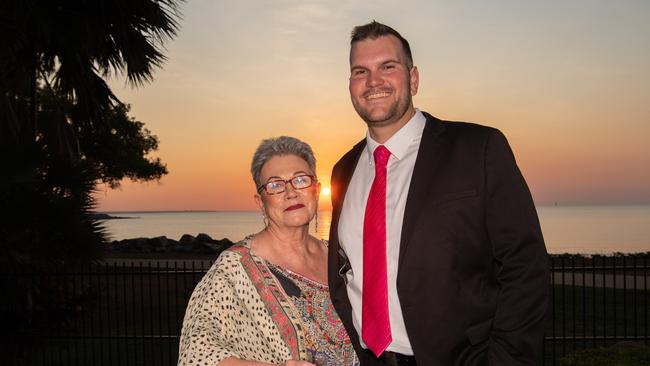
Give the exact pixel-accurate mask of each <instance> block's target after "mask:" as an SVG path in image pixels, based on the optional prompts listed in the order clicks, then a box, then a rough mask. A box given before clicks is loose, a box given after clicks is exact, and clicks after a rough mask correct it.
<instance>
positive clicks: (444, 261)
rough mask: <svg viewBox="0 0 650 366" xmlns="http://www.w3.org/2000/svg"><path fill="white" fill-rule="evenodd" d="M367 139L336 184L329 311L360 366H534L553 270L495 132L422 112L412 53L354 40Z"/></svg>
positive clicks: (369, 37)
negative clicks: (334, 314)
mask: <svg viewBox="0 0 650 366" xmlns="http://www.w3.org/2000/svg"><path fill="white" fill-rule="evenodd" d="M350 72H351V74H350V85H349V88H350V97H351V99H352V104H353V105H354V108H355V109H356V111H357V113H358V114H359V116H360V117H361V118H362V119H363V120H364V121H365V122H366V124H367V125H368V132H367V134H366V138H365V139H364V140H362V141H361V142H359V143H358V144H357V145H356V146H354V147H353V148H352V150H350V151H349V152H348V153H347V154H345V156H343V158H341V160H340V161H339V162H338V163H337V164H336V166H335V167H334V170H333V173H332V188H333V189H332V204H333V217H332V226H331V231H330V246H329V248H330V249H329V250H330V252H329V284H330V291H331V295H332V299H333V301H334V305H335V307H336V310H337V311H338V312H339V314H340V316H341V318H342V320H343V322H344V324H345V327H346V329H347V330H348V332H349V333H350V335H351V338H352V339H353V341H354V342H355V346H356V348H357V352H358V353H359V355H360V358H361V361H362V364H363V365H414V364H416V363H417V364H418V365H427V366H428V365H499V366H508V365H533V364H536V363H537V362H538V360H539V359H540V358H541V348H542V341H543V321H544V316H545V313H546V309H547V300H548V299H547V297H548V294H547V291H548V288H547V286H548V266H547V254H546V249H545V247H544V241H543V238H542V233H541V230H540V226H539V221H538V219H537V213H536V211H535V207H534V205H533V201H532V198H531V195H530V192H529V190H528V188H527V186H526V183H525V181H524V179H523V177H522V175H521V173H520V172H519V169H518V168H517V165H516V163H515V159H514V156H513V155H512V152H511V150H510V147H509V146H508V143H507V141H506V139H505V137H504V136H503V135H502V134H501V133H500V132H499V131H498V130H496V129H493V128H489V127H485V126H480V125H476V124H470V123H462V122H448V121H441V120H438V119H436V118H435V117H433V116H431V115H429V114H427V113H424V112H421V111H419V110H417V109H415V108H414V106H413V101H412V96H413V95H415V94H416V93H417V91H418V83H419V75H418V69H417V68H416V67H415V66H413V61H412V56H411V51H410V47H409V44H408V42H407V41H406V40H405V39H404V38H403V37H402V36H401V35H400V34H399V33H397V32H396V31H395V30H394V29H392V28H390V27H388V26H385V25H383V24H380V23H377V22H374V21H373V22H372V23H369V24H367V25H363V26H359V27H356V28H355V29H354V30H353V32H352V41H351V49H350Z"/></svg>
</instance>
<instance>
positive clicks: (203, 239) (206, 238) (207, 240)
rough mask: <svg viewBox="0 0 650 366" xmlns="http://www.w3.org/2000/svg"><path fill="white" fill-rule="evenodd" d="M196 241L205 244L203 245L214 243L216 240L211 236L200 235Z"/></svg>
mask: <svg viewBox="0 0 650 366" xmlns="http://www.w3.org/2000/svg"><path fill="white" fill-rule="evenodd" d="M196 240H197V241H200V242H203V243H214V242H216V240H214V239H212V238H211V237H210V235H208V234H206V233H200V234H199V235H197V236H196Z"/></svg>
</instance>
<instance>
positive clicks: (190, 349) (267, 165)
mask: <svg viewBox="0 0 650 366" xmlns="http://www.w3.org/2000/svg"><path fill="white" fill-rule="evenodd" d="M251 173H252V175H253V180H254V181H255V186H256V187H257V194H256V195H255V196H254V197H255V202H257V204H258V206H259V207H260V209H261V211H262V217H263V220H264V222H265V228H264V230H262V231H260V232H259V233H257V234H254V235H252V236H249V237H247V238H246V239H244V240H243V241H241V242H239V243H237V244H235V245H233V246H232V247H231V248H230V249H228V250H226V251H224V252H223V253H222V254H221V255H220V256H219V258H218V259H217V261H216V262H215V263H214V265H213V266H212V268H210V270H209V271H208V272H207V273H206V275H205V276H204V277H203V279H202V280H201V282H200V283H199V284H198V285H197V287H196V288H195V289H194V293H193V294H192V297H191V299H190V302H189V304H188V307H187V312H186V314H185V320H184V322H183V331H182V334H181V341H180V352H179V353H180V355H179V362H178V364H179V365H192V366H194V365H211V366H212V365H223V366H228V365H263V364H273V365H278V364H279V365H286V366H294V365H314V364H315V365H319V366H320V365H358V361H357V358H356V355H355V353H354V349H353V348H352V344H351V343H350V340H349V338H348V335H347V333H346V332H345V329H344V328H343V325H342V323H341V321H340V320H339V318H338V315H337V314H336V312H335V311H334V307H333V306H332V303H331V300H330V298H329V292H328V288H327V243H326V242H325V241H323V240H319V239H316V238H315V237H313V236H311V235H309V222H310V221H311V220H312V219H313V218H314V216H315V215H316V210H317V207H318V195H319V193H320V183H318V180H317V179H316V160H315V158H314V154H313V152H312V150H311V148H310V147H309V145H307V144H306V143H304V142H302V141H300V140H297V139H295V138H292V137H286V136H283V137H279V138H275V139H268V140H264V141H262V144H261V145H260V146H259V147H258V149H257V151H256V152H255V155H254V156H253V162H252V165H251Z"/></svg>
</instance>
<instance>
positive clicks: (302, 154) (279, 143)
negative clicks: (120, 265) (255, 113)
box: [251, 136, 316, 188]
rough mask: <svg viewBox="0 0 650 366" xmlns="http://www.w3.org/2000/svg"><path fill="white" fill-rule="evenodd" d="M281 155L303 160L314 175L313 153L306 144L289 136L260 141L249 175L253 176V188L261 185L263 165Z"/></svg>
mask: <svg viewBox="0 0 650 366" xmlns="http://www.w3.org/2000/svg"><path fill="white" fill-rule="evenodd" d="M282 155H295V156H297V157H299V158H301V159H303V160H304V161H306V162H307V165H309V169H311V171H312V172H314V174H316V158H315V157H314V152H313V151H312V149H311V147H310V146H309V145H308V144H307V143H305V142H302V141H300V140H298V139H297V138H295V137H289V136H280V137H275V138H270V139H266V140H262V142H261V143H260V146H258V147H257V150H255V154H254V155H253V162H252V163H251V174H252V175H253V181H254V182H255V188H257V187H259V186H261V185H262V182H261V180H260V174H261V172H262V167H263V166H264V164H266V162H267V161H269V160H271V158H272V157H274V156H282Z"/></svg>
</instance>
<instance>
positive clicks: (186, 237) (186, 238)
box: [179, 234, 196, 245]
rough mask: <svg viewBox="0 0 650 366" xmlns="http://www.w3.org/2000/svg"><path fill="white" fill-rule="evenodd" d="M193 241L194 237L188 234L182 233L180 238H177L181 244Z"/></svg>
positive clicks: (188, 243) (189, 243)
mask: <svg viewBox="0 0 650 366" xmlns="http://www.w3.org/2000/svg"><path fill="white" fill-rule="evenodd" d="M195 242H196V238H195V237H193V236H192V235H190V234H184V235H183V236H181V240H179V243H181V245H191V244H193V243H195Z"/></svg>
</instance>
